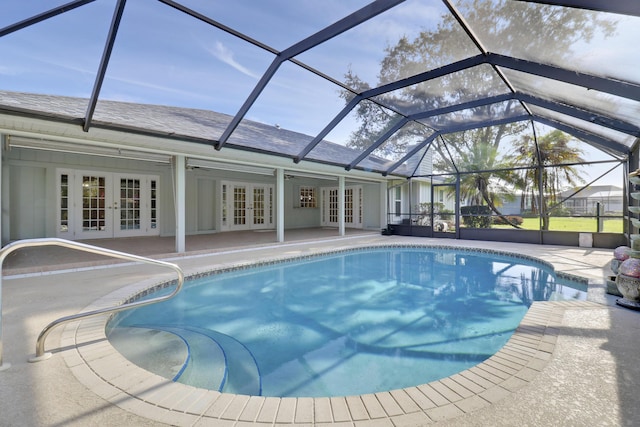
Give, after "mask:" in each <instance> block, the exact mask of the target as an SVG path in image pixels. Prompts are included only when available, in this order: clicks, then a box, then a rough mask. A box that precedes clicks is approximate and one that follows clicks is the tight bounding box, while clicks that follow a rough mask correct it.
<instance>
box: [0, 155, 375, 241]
mask: <svg viewBox="0 0 640 427" xmlns="http://www.w3.org/2000/svg"><path fill="white" fill-rule="evenodd" d="M58 169H67V170H82V171H96V172H107V173H135V174H148V175H156V176H158V177H159V184H158V185H159V198H160V200H159V201H160V204H159V212H158V216H159V234H160V235H161V236H172V235H174V234H175V209H174V194H173V181H174V180H173V172H172V167H171V165H170V164H165V163H154V162H148V161H139V160H130V159H116V158H112V157H102V156H92V155H84V154H73V153H62V152H53V151H44V150H34V149H27V148H17V147H12V148H11V149H10V150H8V151H5V152H4V153H3V173H4V177H5V179H7V180H8V181H9V182H8V183H6V182H5V183H4V184H6V185H4V188H8V189H9V191H8V192H7V191H4V192H3V194H2V199H3V200H2V203H3V207H4V209H5V210H8V212H9V215H8V217H7V216H4V217H3V218H4V220H5V221H6V223H3V230H4V231H3V236H2V241H3V243H7V242H8V241H11V240H17V239H24V238H38V237H55V236H56V231H57V226H58V225H57V224H56V215H57V200H56V197H57V188H56V185H57V178H56V170H58ZM222 181H232V182H246V183H264V184H272V185H273V186H274V187H275V185H276V179H275V177H271V176H265V175H257V174H247V173H244V172H235V171H222V170H214V169H204V168H201V169H192V170H189V169H188V170H187V172H186V193H185V196H186V224H185V229H186V234H199V233H212V232H218V231H220V229H221V218H220V208H219V200H220V194H221V193H220V192H221V184H220V183H221V182H222ZM301 185H305V186H312V187H314V188H316V189H317V197H318V198H319V197H320V188H321V187H323V186H332V185H334V183H333V182H332V181H328V180H318V179H313V178H300V177H295V178H292V179H289V180H286V181H285V191H284V194H285V200H284V205H285V229H292V228H308V227H318V226H319V225H320V200H319V199H318V207H317V208H297V207H295V206H296V204H295V198H296V197H298V194H297V193H296V192H297V189H298V188H299V187H300V186H301ZM358 185H362V187H363V192H364V197H363V198H364V206H363V216H364V218H363V226H364V227H365V228H372V229H374V228H379V227H380V215H379V211H380V206H381V201H380V193H381V192H380V187H379V185H380V184H378V183H358ZM274 194H275V193H274ZM275 206H276V205H275V200H274V215H275ZM274 226H275V224H274ZM7 233H8V234H7Z"/></svg>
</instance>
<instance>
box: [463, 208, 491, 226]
mask: <svg viewBox="0 0 640 427" xmlns="http://www.w3.org/2000/svg"><path fill="white" fill-rule="evenodd" d="M460 213H461V214H462V222H463V223H464V225H465V226H466V227H469V228H491V208H490V207H489V206H482V205H476V206H463V207H461V208H460Z"/></svg>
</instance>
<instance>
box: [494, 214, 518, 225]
mask: <svg viewBox="0 0 640 427" xmlns="http://www.w3.org/2000/svg"><path fill="white" fill-rule="evenodd" d="M505 218H506V219H508V220H509V221H510V222H511V224H515V225H522V223H523V222H524V220H523V219H522V217H521V216H518V215H505V216H504V217H501V216H494V217H493V223H494V224H495V225H511V224H509V222H507V221H506V220H505Z"/></svg>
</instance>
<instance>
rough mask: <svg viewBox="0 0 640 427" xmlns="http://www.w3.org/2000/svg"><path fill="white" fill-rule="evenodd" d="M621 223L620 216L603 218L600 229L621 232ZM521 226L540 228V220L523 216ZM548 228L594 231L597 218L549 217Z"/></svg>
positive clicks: (531, 228)
mask: <svg viewBox="0 0 640 427" xmlns="http://www.w3.org/2000/svg"><path fill="white" fill-rule="evenodd" d="M622 225H623V219H622V218H611V219H605V220H604V221H603V224H602V230H601V231H603V232H605V233H622ZM491 227H492V228H513V227H510V226H508V225H492V226H491ZM521 227H522V228H524V229H526V230H540V220H539V219H538V218H524V222H523V223H522V225H521ZM549 230H553V231H582V232H591V233H595V232H596V231H597V220H596V219H595V218H567V217H551V218H550V219H549Z"/></svg>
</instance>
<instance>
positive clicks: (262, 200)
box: [221, 182, 274, 230]
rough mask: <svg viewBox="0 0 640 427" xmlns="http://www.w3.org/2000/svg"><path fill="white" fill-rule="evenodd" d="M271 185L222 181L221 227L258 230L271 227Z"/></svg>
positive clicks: (272, 219)
mask: <svg viewBox="0 0 640 427" xmlns="http://www.w3.org/2000/svg"><path fill="white" fill-rule="evenodd" d="M273 194H274V193H273V185H268V184H251V183H236V182H223V183H222V203H221V206H222V228H223V229H225V230H258V229H268V228H273V226H274V225H273V221H274V218H273V197H274V196H273Z"/></svg>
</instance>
